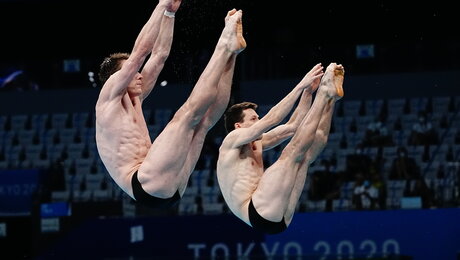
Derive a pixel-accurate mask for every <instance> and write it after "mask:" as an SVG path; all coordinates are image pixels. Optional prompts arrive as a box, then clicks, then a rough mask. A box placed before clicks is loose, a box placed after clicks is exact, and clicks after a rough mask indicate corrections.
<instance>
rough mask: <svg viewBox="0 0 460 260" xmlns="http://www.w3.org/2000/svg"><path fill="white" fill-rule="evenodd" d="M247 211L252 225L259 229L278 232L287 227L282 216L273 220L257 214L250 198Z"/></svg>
mask: <svg viewBox="0 0 460 260" xmlns="http://www.w3.org/2000/svg"><path fill="white" fill-rule="evenodd" d="M248 212H249V221H250V222H251V225H252V227H253V228H255V229H257V230H259V231H262V232H264V233H267V234H278V233H281V232H283V231H284V230H286V229H287V226H286V223H285V222H284V217H283V219H282V220H281V221H280V222H273V221H270V220H266V219H265V218H263V217H262V216H261V215H259V213H257V210H256V208H255V207H254V204H252V199H251V202H250V203H249V208H248Z"/></svg>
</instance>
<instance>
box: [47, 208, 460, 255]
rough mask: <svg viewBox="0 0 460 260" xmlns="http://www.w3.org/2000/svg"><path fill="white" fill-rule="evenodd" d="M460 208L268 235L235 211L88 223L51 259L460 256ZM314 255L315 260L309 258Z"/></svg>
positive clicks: (359, 216) (322, 222)
mask: <svg viewBox="0 0 460 260" xmlns="http://www.w3.org/2000/svg"><path fill="white" fill-rule="evenodd" d="M459 219H460V209H458V208H451V209H433V210H398V211H390V210H389V211H367V212H357V211H350V212H334V213H330V212H328V213H326V212H315V213H299V214H297V215H295V216H294V219H293V222H292V224H291V225H290V226H289V228H288V229H287V230H286V231H285V232H283V233H281V234H278V235H268V236H266V235H263V234H261V233H258V232H255V231H254V230H252V228H250V227H249V226H248V225H246V224H244V223H243V222H242V221H240V220H239V219H237V218H236V217H235V216H233V215H223V216H170V217H149V218H133V219H97V220H92V221H87V222H85V223H84V224H82V225H81V226H80V227H79V228H78V229H76V230H73V231H72V232H69V235H68V236H67V237H65V238H63V239H61V240H60V242H59V243H58V244H57V245H56V247H55V248H54V249H52V250H51V251H50V252H49V255H48V257H50V256H51V255H53V256H54V257H55V258H56V259H59V258H64V257H66V256H69V255H72V256H75V257H77V258H82V259H83V257H85V258H86V257H89V256H92V257H129V256H134V257H152V258H153V259H156V258H155V257H158V256H163V257H166V258H167V259H169V258H174V259H192V257H198V259H208V258H212V257H215V256H224V255H228V256H232V257H233V256H244V255H247V256H270V255H272V256H280V255H286V254H287V255H293V256H296V255H298V256H317V257H318V259H319V258H320V257H328V256H329V257H332V256H336V255H344V256H347V258H344V259H348V256H351V255H352V256H355V257H366V258H367V257H372V256H373V257H379V256H383V255H396V254H399V255H405V256H411V257H412V259H413V260H435V259H436V260H437V259H439V260H441V259H442V260H444V259H445V260H448V259H456V257H457V254H458V253H460V237H459V234H460V222H459V221H458V220H459ZM308 259H310V258H308Z"/></svg>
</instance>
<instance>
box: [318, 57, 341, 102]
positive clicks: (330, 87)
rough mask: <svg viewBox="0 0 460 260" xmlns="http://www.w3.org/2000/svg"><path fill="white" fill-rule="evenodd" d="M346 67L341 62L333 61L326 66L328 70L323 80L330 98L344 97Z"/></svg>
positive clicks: (322, 82) (324, 88) (322, 83)
mask: <svg viewBox="0 0 460 260" xmlns="http://www.w3.org/2000/svg"><path fill="white" fill-rule="evenodd" d="M344 75H345V69H344V68H343V66H342V65H341V64H336V63H334V62H333V63H331V64H329V66H327V68H326V72H325V73H324V76H323V78H322V80H321V83H320V85H322V86H323V87H322V88H323V90H324V91H325V93H326V95H327V96H328V97H329V98H333V99H335V100H339V99H341V98H342V97H343V95H344V92H343V87H342V86H343V79H344Z"/></svg>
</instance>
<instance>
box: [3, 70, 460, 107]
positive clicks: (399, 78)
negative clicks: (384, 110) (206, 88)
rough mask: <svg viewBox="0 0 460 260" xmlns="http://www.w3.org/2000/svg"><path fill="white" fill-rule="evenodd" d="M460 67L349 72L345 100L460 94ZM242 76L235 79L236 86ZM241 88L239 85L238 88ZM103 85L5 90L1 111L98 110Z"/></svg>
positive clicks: (158, 100) (161, 101) (171, 97)
mask: <svg viewBox="0 0 460 260" xmlns="http://www.w3.org/2000/svg"><path fill="white" fill-rule="evenodd" d="M459 75H460V71H440V72H426V73H401V74H378V75H363V76H360V75H346V78H345V82H344V90H345V97H344V100H347V99H348V100H352V99H363V98H367V99H381V98H402V97H429V96H460V83H459V81H458V77H459ZM302 77H303V75H299V78H298V79H287V80H270V81H243V82H241V83H240V84H239V86H238V88H237V89H235V93H234V94H235V101H236V102H240V101H253V102H256V103H258V104H274V103H277V102H278V101H280V100H281V98H283V97H284V96H285V95H286V94H287V93H288V92H289V91H290V90H291V89H292V88H293V87H294V86H295V84H297V83H298V82H299V81H300V79H301V78H302ZM236 81H237V80H236V79H235V84H237V82H236ZM235 88H236V87H235ZM191 89H192V86H191V85H186V84H184V85H180V84H168V85H166V86H164V87H162V86H159V85H158V86H156V87H155V88H154V90H153V91H152V93H151V96H150V97H149V98H147V99H146V101H145V104H144V108H145V109H149V108H178V107H179V106H180V105H181V104H182V103H183V102H184V101H185V100H186V99H187V97H188V95H189V94H190V92H191ZM98 94H99V88H87V89H62V90H41V91H38V92H0V115H8V114H30V113H36V114H40V113H60V112H93V111H94V105H95V104H96V100H97V97H98Z"/></svg>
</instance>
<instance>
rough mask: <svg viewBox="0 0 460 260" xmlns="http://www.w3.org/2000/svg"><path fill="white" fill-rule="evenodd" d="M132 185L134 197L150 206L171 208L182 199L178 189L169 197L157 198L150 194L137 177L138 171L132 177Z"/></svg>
mask: <svg viewBox="0 0 460 260" xmlns="http://www.w3.org/2000/svg"><path fill="white" fill-rule="evenodd" d="M131 185H132V187H133V194H134V198H135V199H136V202H137V203H141V204H143V205H145V206H148V207H152V208H162V209H164V208H171V207H174V206H175V205H176V204H177V203H178V202H179V200H180V199H181V197H180V194H179V191H176V193H175V194H174V196H172V197H171V198H167V199H162V198H157V197H155V196H152V195H150V194H148V193H147V192H145V190H144V189H143V188H142V186H141V183H140V182H139V180H138V179H137V171H136V172H135V173H134V174H133V178H132V179H131Z"/></svg>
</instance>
